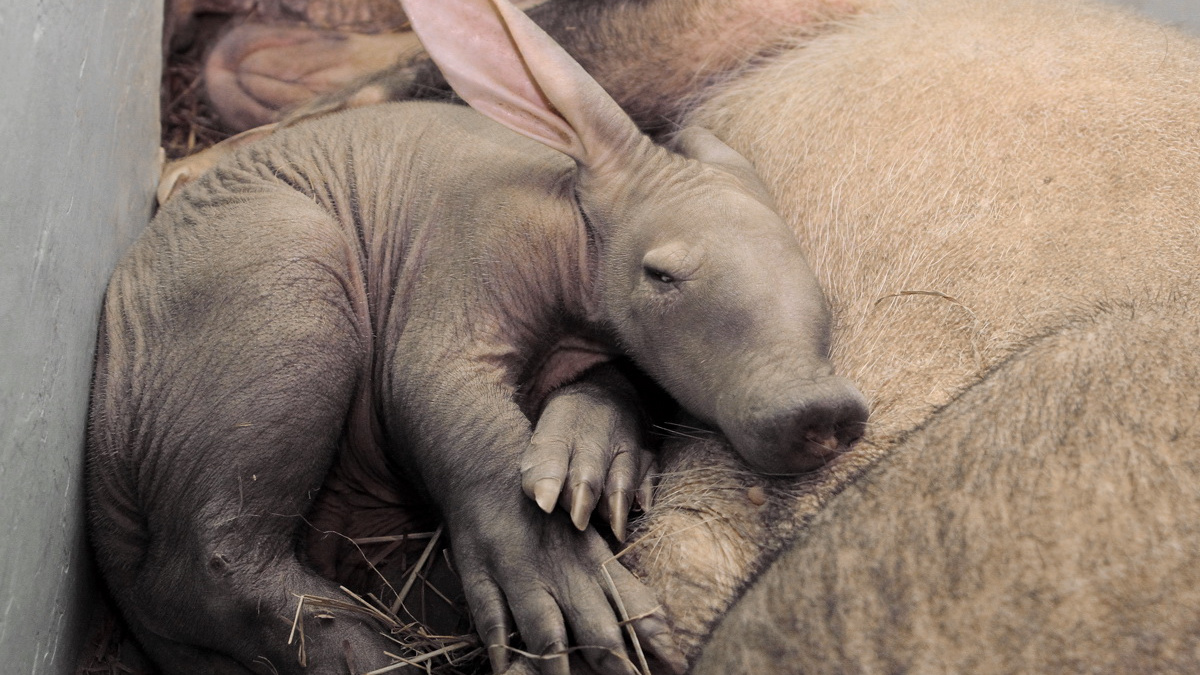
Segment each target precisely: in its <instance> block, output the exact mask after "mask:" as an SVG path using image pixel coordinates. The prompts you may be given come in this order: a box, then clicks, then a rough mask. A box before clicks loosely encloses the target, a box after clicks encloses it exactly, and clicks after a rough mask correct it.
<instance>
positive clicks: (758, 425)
mask: <svg viewBox="0 0 1200 675" xmlns="http://www.w3.org/2000/svg"><path fill="white" fill-rule="evenodd" d="M771 398H772V399H774V400H770V399H768V400H767V401H762V400H761V399H760V401H759V402H758V404H757V405H751V406H748V407H747V409H745V410H742V411H739V413H737V414H735V415H734V416H733V417H734V419H732V420H730V421H729V423H728V424H722V425H721V426H722V430H723V431H724V432H725V434H726V435H727V436H728V437H729V440H730V441H731V442H732V443H733V447H734V449H735V450H737V452H738V454H739V455H741V456H742V459H744V460H746V462H747V463H749V464H750V466H751V467H753V468H754V469H755V470H757V471H762V472H765V473H783V474H791V473H802V472H805V471H812V470H814V469H817V468H820V467H821V466H824V465H825V464H827V463H828V462H829V461H831V460H832V459H834V458H835V457H837V456H838V455H840V454H842V453H844V452H846V451H848V450H850V448H851V447H852V446H853V445H854V444H855V443H856V442H858V440H859V439H860V438H862V436H863V434H864V433H865V431H866V424H867V415H868V409H867V401H866V399H865V398H864V397H863V395H862V394H861V393H859V391H858V389H857V388H856V387H855V386H854V385H853V384H851V383H850V381H849V380H847V379H846V378H844V377H839V376H836V375H831V376H828V377H825V378H822V379H820V380H818V381H816V382H813V383H809V384H807V385H806V386H804V387H802V388H800V389H799V390H797V391H793V392H789V393H788V394H786V395H784V396H780V397H779V398H775V397H771Z"/></svg>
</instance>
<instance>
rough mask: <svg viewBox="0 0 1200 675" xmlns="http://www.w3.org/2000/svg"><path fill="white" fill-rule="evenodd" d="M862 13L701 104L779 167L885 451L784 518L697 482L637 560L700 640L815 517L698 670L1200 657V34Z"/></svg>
mask: <svg viewBox="0 0 1200 675" xmlns="http://www.w3.org/2000/svg"><path fill="white" fill-rule="evenodd" d="M654 4H656V3H647V4H646V5H645V7H646V8H647V9H646V11H649V7H650V6H653V5H654ZM698 4H701V3H682V4H681V5H677V7H679V6H696V5H698ZM563 8H564V9H565V10H569V8H570V6H569V5H567V4H564V5H563ZM545 9H546V10H547V11H549V10H550V9H551V8H545ZM630 11H631V12H632V10H630ZM856 14H857V15H856V16H855V17H853V18H850V19H849V20H848V21H847V22H846V23H845V24H844V25H836V26H830V27H828V28H827V30H826V31H825V32H821V33H820V34H818V35H816V36H815V37H813V38H811V39H810V40H806V41H805V42H804V43H803V44H804V48H803V49H799V50H796V51H795V52H794V53H790V54H784V55H781V56H778V57H775V58H772V59H769V60H767V61H765V62H764V63H762V64H760V66H759V67H757V68H755V69H753V70H751V71H749V72H746V73H743V74H740V75H737V76H736V77H735V78H734V80H733V81H731V82H730V83H729V84H727V85H726V86H723V87H717V88H715V89H714V90H711V91H707V92H704V93H702V94H701V96H702V98H703V99H704V101H703V102H702V103H701V104H700V105H699V107H698V108H696V109H694V110H691V111H690V112H688V113H687V114H685V115H683V116H682V119H686V120H688V121H694V122H699V123H702V124H705V125H708V126H710V127H711V128H713V129H714V130H715V131H716V132H717V133H718V135H720V136H721V137H722V138H723V139H725V140H727V141H729V142H730V144H731V145H732V146H733V147H735V148H737V149H739V150H741V151H742V152H744V153H745V154H746V155H747V156H748V157H749V158H750V159H751V160H752V162H753V163H754V165H755V167H756V168H757V169H758V171H760V172H761V173H762V174H763V176H764V179H765V181H766V182H767V184H768V185H769V186H770V187H771V189H772V193H773V194H774V196H775V197H776V199H777V200H778V202H779V205H780V208H781V210H782V212H783V213H784V216H785V218H786V219H788V221H789V222H790V223H792V224H793V225H794V226H795V228H796V232H797V235H798V238H799V240H800V241H801V242H802V244H803V246H804V248H805V250H806V252H808V254H809V259H810V260H813V261H814V266H815V267H816V271H817V274H818V276H819V278H820V279H821V280H822V283H823V285H824V287H825V288H826V289H828V293H829V297H830V301H831V304H832V309H833V313H834V317H835V331H834V342H833V345H834V356H833V358H834V362H835V365H836V366H837V368H838V369H839V370H843V371H844V372H847V373H849V374H850V375H851V377H853V378H854V379H855V381H856V382H859V383H861V384H862V386H863V387H864V390H865V392H866V393H867V394H868V396H869V397H870V398H871V399H872V401H873V402H874V407H873V412H872V415H873V416H872V423H871V427H870V430H869V432H868V435H867V438H866V439H865V443H864V444H863V446H861V448H862V451H861V452H856V453H852V454H850V455H846V456H844V457H842V458H840V459H839V460H838V461H837V462H835V463H834V464H832V465H831V466H829V467H827V468H826V469H824V470H823V471H821V472H820V473H819V474H817V475H816V476H813V477H810V478H809V480H808V481H806V483H805V484H804V485H799V486H796V488H795V490H785V491H782V492H774V491H772V490H767V496H768V500H767V502H766V503H765V504H764V505H763V506H761V507H756V506H755V505H754V504H753V500H748V499H747V492H746V491H745V490H744V489H743V490H739V489H736V486H737V485H738V484H739V480H738V478H737V477H736V474H722V475H721V476H720V477H711V476H710V477H708V478H695V479H689V478H688V477H686V476H681V477H680V478H679V479H678V481H679V483H680V487H679V488H678V490H679V491H680V493H682V494H691V495H693V496H692V497H690V498H682V499H681V500H680V505H679V506H678V507H677V508H672V507H670V506H669V505H668V504H667V503H665V502H660V503H659V506H658V507H656V509H655V510H654V511H653V512H652V513H651V514H650V516H649V518H648V520H647V521H646V522H645V523H643V524H642V525H640V526H639V530H638V532H637V533H636V534H641V535H642V536H644V537H645V538H644V539H643V541H648V542H651V543H649V544H647V545H646V546H645V550H644V552H639V551H638V548H637V545H636V544H635V552H634V554H633V555H632V556H628V557H627V558H626V560H628V561H629V562H630V564H631V566H632V568H633V569H635V570H637V572H638V573H639V575H640V576H642V578H643V579H644V580H646V581H647V583H649V584H650V585H652V586H654V587H656V588H658V589H659V592H660V593H661V594H662V597H663V598H664V602H665V604H666V606H667V608H668V610H669V613H670V615H671V616H672V618H673V620H674V621H675V623H676V627H677V632H676V635H677V636H680V637H681V639H682V640H683V641H684V643H685V645H686V646H687V647H690V648H695V647H696V646H698V645H699V642H700V639H701V637H702V636H703V635H704V634H705V632H706V622H708V621H710V620H711V619H713V618H714V617H715V616H716V614H717V613H718V612H719V611H720V610H721V608H722V604H723V602H724V601H725V600H726V599H728V598H731V597H732V596H733V595H734V590H735V589H736V588H737V587H738V586H739V584H740V581H741V580H742V579H745V578H746V576H747V575H748V574H749V573H750V571H751V570H753V569H754V568H755V566H756V565H755V564H754V560H755V557H756V555H757V554H758V553H759V552H760V551H763V550H766V551H768V552H770V551H771V550H772V549H773V548H774V547H775V546H776V545H777V544H778V542H779V541H780V538H781V537H785V536H787V534H788V533H789V532H794V531H797V528H798V531H801V532H804V535H803V537H802V538H801V540H800V541H799V542H798V543H797V544H796V545H795V548H793V549H791V550H790V551H789V552H787V553H784V554H782V555H781V556H780V558H779V560H778V562H777V563H776V564H775V565H773V566H772V567H771V568H770V569H769V570H768V571H767V572H766V573H765V574H764V576H763V578H762V580H761V582H760V585H758V586H753V587H751V589H750V590H749V591H747V594H746V599H745V601H744V602H743V604H741V605H739V606H737V607H735V608H734V609H733V610H732V611H731V613H730V615H729V617H728V618H727V619H726V620H725V621H724V622H723V623H722V624H721V625H720V627H719V629H718V632H717V633H715V634H714V636H713V638H712V641H711V644H710V645H709V648H708V651H709V652H710V654H709V655H708V656H706V658H705V659H704V660H703V661H702V663H701V664H700V666H699V669H700V671H701V672H714V673H718V672H757V671H759V670H760V667H765V665H766V664H768V663H769V664H770V665H771V666H772V668H773V670H774V672H781V671H780V668H781V664H787V666H786V668H785V669H783V670H782V672H846V671H853V670H857V669H860V668H861V669H863V670H868V671H872V670H903V669H904V668H905V666H908V667H910V668H912V669H913V670H914V671H921V670H933V671H939V670H942V671H947V672H1054V671H1058V670H1064V669H1065V670H1071V671H1084V670H1088V669H1093V668H1094V669H1099V670H1109V669H1112V670H1118V671H1124V672H1154V671H1156V670H1167V671H1174V672H1190V671H1191V670H1194V667H1195V666H1194V663H1193V661H1192V659H1194V654H1195V646H1196V644H1197V635H1198V631H1197V623H1198V622H1197V611H1196V607H1200V598H1197V597H1196V591H1195V589H1196V588H1197V586H1196V584H1195V579H1194V573H1193V572H1191V571H1190V570H1193V569H1195V567H1194V565H1195V561H1196V557H1197V551H1200V537H1198V536H1197V535H1198V533H1197V531H1196V528H1195V527H1194V525H1193V523H1194V522H1196V521H1195V515H1196V513H1197V503H1196V496H1197V494H1200V490H1198V489H1197V488H1198V486H1200V480H1198V479H1197V466H1196V464H1195V462H1194V459H1192V457H1193V456H1194V454H1195V450H1196V439H1195V436H1194V434H1193V433H1192V432H1191V431H1190V429H1191V427H1192V422H1193V420H1194V419H1195V414H1196V410H1197V389H1196V387H1195V385H1194V382H1195V381H1196V380H1195V377H1194V374H1195V370H1196V364H1195V360H1194V358H1193V357H1192V355H1193V354H1195V353H1196V346H1197V345H1196V341H1195V340H1196V336H1195V325H1194V319H1192V317H1194V316H1195V312H1194V308H1195V306H1196V294H1197V282H1198V281H1200V279H1198V276H1197V271H1196V269H1197V268H1196V264H1195V262H1196V260H1197V253H1200V251H1197V243H1196V241H1197V240H1196V237H1195V234H1196V233H1195V222H1196V214H1197V213H1200V184H1198V182H1200V166H1198V164H1200V159H1198V157H1200V86H1198V84H1200V83H1198V81H1197V79H1198V77H1200V76H1198V75H1197V74H1198V73H1200V47H1198V46H1197V42H1196V40H1195V39H1194V38H1192V37H1188V36H1185V35H1183V34H1181V33H1178V32H1175V31H1173V30H1171V29H1166V28H1163V27H1161V26H1157V25H1154V24H1152V23H1150V22H1146V21H1143V20H1140V19H1135V18H1131V17H1129V16H1128V15H1126V14H1124V13H1122V12H1121V11H1120V10H1116V9H1113V8H1110V7H1107V6H1101V5H1095V4H1092V3H1075V2H1064V3H1061V4H1055V5H1048V4H1046V3H1027V2H1019V1H1013V2H1003V3H988V4H987V5H986V6H985V5H981V4H980V3H975V4H968V3H963V2H957V1H953V0H921V1H916V2H896V3H892V2H878V3H876V2H871V3H862V4H861V6H860V7H859V8H858V11H857V13H856ZM621 20H623V18H622V16H621V15H620V14H619V13H618V14H614V15H612V17H611V21H612V22H613V23H609V24H607V25H605V26H604V28H603V30H604V31H608V32H609V34H620V28H619V22H620V21H621ZM640 30H641V29H640V28H637V27H634V26H630V27H629V33H630V34H633V35H637V34H638V33H639V31H640ZM764 34H766V33H764ZM578 39H579V40H580V41H584V42H586V36H579V37H578ZM577 44H581V43H577ZM622 44H623V43H622ZM635 44H636V41H635ZM743 46H744V47H746V46H747V45H743ZM636 48H637V47H636V46H635V47H631V49H636ZM692 57H693V59H694V54H693V55H692ZM595 58H596V59H603V58H606V57H605V56H604V53H603V52H597V53H596V55H595ZM583 60H584V62H585V63H589V64H591V63H594V61H589V60H588V58H587V57H584V59H583ZM631 67H634V68H636V66H631ZM679 68H680V72H683V73H687V72H692V71H690V70H688V69H687V68H686V64H684V63H680V64H679ZM622 69H623V65H622V64H620V63H614V64H609V65H605V66H602V67H599V68H597V69H596V72H598V73H615V72H622ZM600 79H601V81H605V80H604V76H603V75H601V77H600ZM622 103H624V104H626V105H628V106H630V107H631V108H633V109H635V110H638V109H648V108H647V104H646V102H645V101H637V100H633V101H630V100H624V99H623V100H622ZM1014 446H1016V447H1018V448H1020V449H1021V451H1020V452H1017V453H1009V452H1006V451H1005V449H1007V448H1012V447H1014ZM890 453H898V456H897V457H896V458H895V459H894V460H891V461H889V463H887V464H884V465H882V466H880V467H878V468H876V469H873V470H872V471H871V473H870V474H868V476H867V477H866V478H864V479H863V481H862V482H861V483H858V484H856V485H855V487H853V488H852V491H851V492H850V493H849V494H846V495H845V496H844V497H843V498H839V499H838V501H836V502H835V503H833V504H831V505H830V509H829V510H828V511H826V512H824V513H822V515H821V517H820V520H819V521H818V522H817V523H815V524H814V525H812V526H811V529H809V528H808V526H806V525H805V523H806V522H807V520H808V519H809V518H811V517H812V516H813V515H814V514H816V513H818V512H820V506H821V505H822V504H823V503H824V501H825V500H827V499H828V498H829V497H830V496H832V495H833V494H836V493H837V492H839V491H840V490H841V489H842V488H843V487H844V486H845V485H847V484H848V483H849V482H850V480H851V479H852V478H853V477H855V476H856V475H857V474H858V472H860V471H862V470H863V469H864V468H865V467H867V466H869V465H870V463H871V462H872V461H874V460H875V459H877V458H879V457H883V456H885V455H888V454H890ZM976 463H979V464H980V465H981V466H985V467H994V468H988V469H981V470H978V471H975V472H972V469H971V467H972V466H975V465H976ZM667 467H668V470H670V464H669V463H668V465H667ZM746 482H748V483H749V484H751V485H753V484H754V481H752V480H747V481H746ZM743 484H744V483H743ZM721 485H728V486H729V489H727V490H722V489H720V487H713V486H721ZM1150 486H1155V487H1153V488H1151V487H1150ZM700 504H703V506H704V509H705V511H704V513H702V514H696V513H690V512H689V509H694V508H696V507H697V506H698V505H700ZM1092 504H1095V508H1096V510H1097V511H1096V512H1097V514H1098V515H1097V517H1095V518H1087V517H1086V516H1084V515H1082V513H1081V512H1083V511H1084V510H1085V509H1090V508H1091V505H1092ZM1010 508H1011V509H1012V510H1011V511H1009V509H1010ZM763 512H769V514H770V515H769V517H767V518H764V517H762V514H763ZM781 513H786V514H788V516H787V517H785V518H779V516H780V514H781ZM985 514H986V515H985ZM1099 514H1109V515H1106V516H1101V515H1099ZM773 518H779V519H778V520H773ZM764 523H765V524H764ZM764 530H765V532H764ZM676 532H678V533H686V534H679V535H677V536H676V535H672V533H676ZM1026 532H1028V533H1030V535H1029V538H1028V539H1024V540H1022V541H1024V547H1023V548H1019V549H1017V550H1015V551H1014V550H1012V547H1011V546H1005V542H1011V541H1012V540H1013V538H1014V537H1017V536H1020V535H1021V534H1022V533H1026ZM643 533H644V534H643ZM760 541H766V542H767V544H766V545H765V546H764V545H760V544H759V542H760ZM1051 542H1060V543H1058V544H1052V543H1051ZM698 551H701V552H703V553H701V554H698V553H697V552H698ZM1122 570H1128V571H1130V572H1129V573H1125V572H1122ZM1134 570H1137V572H1136V573H1135V572H1133V571H1134ZM1143 570H1144V571H1143ZM835 572H836V574H835ZM964 575H965V576H966V579H965V580H963V581H961V582H957V585H955V584H956V580H957V579H961V578H962V577H963V576H964ZM903 589H911V590H908V591H905V590H903ZM1081 589H1086V590H1081ZM1164 589H1170V590H1164ZM900 593H903V595H897V594H900ZM1134 598H1137V599H1139V600H1138V601H1137V602H1134V601H1133V600H1132V599H1134ZM1084 617H1086V618H1084ZM1080 622H1083V623H1080ZM905 626H910V627H911V628H907V629H903V630H902V629H901V627H905ZM780 645H783V646H782V647H780ZM774 649H778V650H779V651H772V650H774ZM756 654H760V655H761V656H763V657H765V658H766V660H765V661H763V662H756V661H755V660H754V659H755V655H756ZM709 659H711V660H709Z"/></svg>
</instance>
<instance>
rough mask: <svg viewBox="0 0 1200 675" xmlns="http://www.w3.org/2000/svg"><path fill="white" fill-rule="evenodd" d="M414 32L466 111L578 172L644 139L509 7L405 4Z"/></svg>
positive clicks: (492, 1) (475, 2)
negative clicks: (568, 161)
mask: <svg viewBox="0 0 1200 675" xmlns="http://www.w3.org/2000/svg"><path fill="white" fill-rule="evenodd" d="M402 4H403V5H404V10H405V12H406V13H407V14H408V18H409V20H410V21H411V22H412V27H413V30H414V31H415V32H416V34H417V37H418V38H420V40H421V43H422V44H424V45H425V49H426V51H428V52H429V55H430V56H431V57H432V58H433V60H434V62H435V63H437V65H438V67H439V68H441V70H442V74H443V75H444V76H445V77H446V80H447V81H448V82H449V83H450V86H452V87H454V90H455V91H456V92H458V95H459V96H461V97H462V98H463V100H465V101H466V102H467V103H469V104H471V107H473V108H475V109H476V110H478V111H479V112H481V113H483V114H484V115H487V116H488V117H490V118H492V119H493V120H495V121H497V122H499V123H500V124H503V125H504V126H506V127H508V128H509V129H512V130H513V131H516V132H517V133H519V134H523V135H525V136H528V137H529V138H532V139H534V140H536V141H540V142H542V143H544V144H545V145H547V146H549V147H551V148H553V149H555V150H558V151H559V152H562V153H565V154H567V155H569V156H571V157H572V158H574V159H575V161H576V162H578V163H579V165H580V166H582V167H590V168H596V167H598V166H600V165H602V164H605V163H607V162H608V161H610V160H613V159H618V158H620V157H621V156H622V155H624V154H625V153H627V152H629V151H630V149H631V148H632V147H633V146H634V145H635V144H637V143H638V142H640V141H641V140H643V139H644V137H643V136H642V133H641V132H640V131H639V130H638V128H637V125H636V124H634V123H633V120H631V119H630V118H629V116H628V115H626V114H625V112H624V111H623V110H621V108H620V106H618V105H617V104H616V102H615V101H613V99H612V97H610V96H609V95H608V92H606V91H604V89H603V88H601V86H600V85H599V83H597V82H596V81H595V80H593V79H592V77H591V76H590V75H588V74H587V71H585V70H584V69H583V67H582V66H580V65H579V64H578V63H577V62H576V61H575V59H573V58H571V56H570V55H569V54H567V52H566V51H565V50H564V49H563V48H562V47H561V46H559V44H558V43H557V42H555V41H554V40H553V39H552V38H551V37H550V36H549V35H547V34H546V33H545V32H544V31H543V30H542V29H541V28H539V27H538V26H537V24H535V23H534V22H533V21H532V20H530V19H529V17H527V16H525V14H524V13H522V12H521V11H520V10H518V9H517V8H515V7H513V6H512V4H510V3H509V2H508V0H403V3H402Z"/></svg>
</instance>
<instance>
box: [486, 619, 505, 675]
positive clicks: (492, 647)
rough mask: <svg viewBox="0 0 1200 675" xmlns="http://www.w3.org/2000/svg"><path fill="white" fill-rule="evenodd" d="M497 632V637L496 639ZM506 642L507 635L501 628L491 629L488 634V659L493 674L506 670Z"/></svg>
mask: <svg viewBox="0 0 1200 675" xmlns="http://www.w3.org/2000/svg"><path fill="white" fill-rule="evenodd" d="M497 633H499V638H498V639H497ZM506 642H508V640H507V635H506V634H505V632H504V629H503V628H498V629H495V630H493V631H492V632H491V633H490V634H489V635H488V648H487V653H488V661H489V662H490V663H491V665H492V672H493V673H494V674H495V675H501V673H503V672H504V671H506V670H508V649H507V648H506V645H505V643H506Z"/></svg>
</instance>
